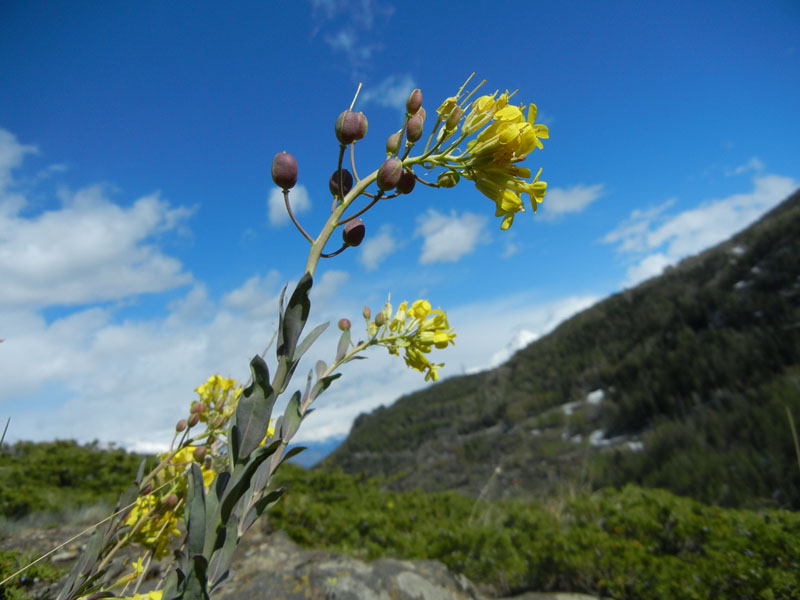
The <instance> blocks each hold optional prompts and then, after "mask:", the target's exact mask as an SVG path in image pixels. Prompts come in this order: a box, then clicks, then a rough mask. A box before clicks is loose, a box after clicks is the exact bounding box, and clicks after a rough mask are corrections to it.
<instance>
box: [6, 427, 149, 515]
mask: <svg viewBox="0 0 800 600" xmlns="http://www.w3.org/2000/svg"><path fill="white" fill-rule="evenodd" d="M143 458H144V457H143V456H140V455H137V454H130V453H128V452H125V451H124V450H122V449H113V450H104V449H102V448H100V446H99V445H98V443H97V442H94V443H92V444H87V445H84V446H81V445H79V444H78V443H77V442H74V441H55V442H41V443H33V442H17V443H16V444H14V445H8V444H3V445H2V446H0V515H2V516H5V517H10V518H15V519H18V518H20V517H24V516H26V515H28V514H31V513H39V512H43V511H47V512H65V511H68V510H70V509H73V508H77V507H79V506H87V505H91V504H97V503H107V504H108V505H109V507H110V506H113V505H114V503H115V502H116V501H117V499H118V498H119V494H120V492H121V491H122V490H123V489H124V488H125V487H126V486H128V485H130V483H131V482H132V481H133V478H134V476H135V475H136V470H137V469H138V468H139V463H140V462H141V461H142V459H143Z"/></svg>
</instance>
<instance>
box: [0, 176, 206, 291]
mask: <svg viewBox="0 0 800 600" xmlns="http://www.w3.org/2000/svg"><path fill="white" fill-rule="evenodd" d="M3 201H4V198H0V202H3ZM190 214H191V211H190V210H189V209H186V208H183V207H179V208H172V207H170V206H169V205H168V204H167V203H166V202H164V201H163V200H161V199H160V198H159V197H158V195H151V196H145V197H143V198H139V199H138V200H137V201H136V202H134V204H133V205H132V206H130V207H121V206H118V205H115V204H112V203H111V201H110V200H109V199H108V198H107V194H106V190H105V188H103V187H102V186H93V187H89V188H85V189H82V190H79V191H78V192H75V193H68V192H64V193H62V207H61V208H59V209H57V210H52V211H48V212H44V213H41V214H39V215H37V216H34V217H21V216H18V214H16V211H14V212H11V213H5V214H2V213H0V281H2V282H3V285H2V288H0V306H4V307H13V306H23V305H24V306H52V305H70V304H79V303H86V302H96V301H104V300H115V299H121V298H125V297H128V296H132V295H136V294H142V293H147V292H160V291H164V290H167V289H171V288H174V287H176V286H179V285H183V284H186V283H188V282H190V281H191V275H189V274H188V273H186V272H184V271H183V268H182V265H181V263H180V262H179V261H178V260H176V259H174V258H172V257H169V256H166V255H165V254H163V253H162V252H161V250H159V249H158V247H157V246H156V245H154V244H153V243H152V240H153V237H154V236H156V235H158V234H161V233H164V232H166V231H170V230H173V229H175V228H176V227H177V226H178V225H179V224H180V222H181V221H182V220H184V219H185V218H186V217H188V216H189V215H190Z"/></svg>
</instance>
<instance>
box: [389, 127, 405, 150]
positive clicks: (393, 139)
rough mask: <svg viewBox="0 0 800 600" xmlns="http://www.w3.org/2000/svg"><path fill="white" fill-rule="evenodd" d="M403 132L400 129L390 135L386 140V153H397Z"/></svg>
mask: <svg viewBox="0 0 800 600" xmlns="http://www.w3.org/2000/svg"><path fill="white" fill-rule="evenodd" d="M401 133H403V132H402V131H398V132H396V133H393V134H392V135H390V136H389V139H388V140H386V154H388V155H390V156H391V155H392V154H397V151H398V150H400V134H401Z"/></svg>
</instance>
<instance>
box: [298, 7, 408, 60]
mask: <svg viewBox="0 0 800 600" xmlns="http://www.w3.org/2000/svg"><path fill="white" fill-rule="evenodd" d="M310 3H311V9H312V10H311V17H312V21H313V23H314V31H313V35H317V34H318V33H321V34H322V39H323V40H324V41H325V43H326V44H327V45H328V46H329V47H330V48H331V50H333V51H334V52H335V53H338V54H341V55H343V56H345V57H346V58H347V60H348V62H349V64H350V69H351V71H353V74H354V75H359V76H360V75H361V74H362V72H363V71H365V70H366V69H367V68H368V67H369V61H370V60H371V59H372V57H373V55H374V54H375V52H378V51H380V50H382V49H383V47H384V43H383V36H382V35H378V34H376V33H375V32H374V29H375V26H376V24H378V23H380V24H382V25H386V24H387V23H388V21H389V20H390V19H391V17H392V15H393V14H394V10H395V9H394V6H392V5H389V4H386V3H383V2H378V0H340V1H337V2H334V1H331V0H311V2H310Z"/></svg>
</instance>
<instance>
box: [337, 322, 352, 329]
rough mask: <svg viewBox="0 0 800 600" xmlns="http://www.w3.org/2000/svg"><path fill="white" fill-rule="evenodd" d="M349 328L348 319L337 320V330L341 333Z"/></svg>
mask: <svg viewBox="0 0 800 600" xmlns="http://www.w3.org/2000/svg"><path fill="white" fill-rule="evenodd" d="M350 327H351V323H350V319H339V329H341V330H342V331H347V330H348V329H350Z"/></svg>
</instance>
